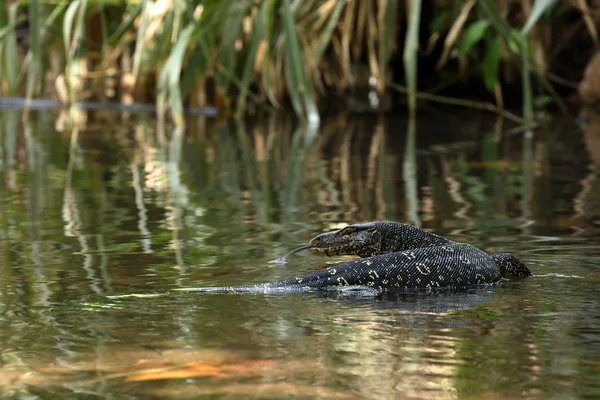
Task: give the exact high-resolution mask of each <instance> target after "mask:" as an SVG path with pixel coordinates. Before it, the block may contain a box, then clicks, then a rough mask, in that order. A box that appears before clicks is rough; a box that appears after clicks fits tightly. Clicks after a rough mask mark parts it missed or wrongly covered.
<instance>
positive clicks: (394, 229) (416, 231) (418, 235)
mask: <svg viewBox="0 0 600 400" xmlns="http://www.w3.org/2000/svg"><path fill="white" fill-rule="evenodd" d="M452 243H454V242H452V241H450V240H449V239H446V238H444V237H442V236H438V235H436V234H434V233H431V232H427V231H424V230H423V229H421V228H419V227H416V226H414V225H409V224H404V223H402V222H393V221H374V222H365V223H360V224H352V225H348V226H346V227H345V228H343V229H339V230H336V231H331V232H325V233H322V234H320V235H318V236H316V237H314V238H313V239H312V240H311V241H310V246H311V249H312V250H314V251H316V252H318V253H324V254H327V255H330V256H331V255H356V256H360V257H371V256H375V255H379V254H385V253H391V252H396V251H404V250H410V249H416V248H419V247H429V246H437V245H444V244H452Z"/></svg>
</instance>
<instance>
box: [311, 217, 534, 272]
mask: <svg viewBox="0 0 600 400" xmlns="http://www.w3.org/2000/svg"><path fill="white" fill-rule="evenodd" d="M310 244H311V248H312V249H313V250H315V251H317V252H320V253H325V254H327V255H357V256H360V257H368V256H375V255H379V254H386V253H393V252H397V251H403V250H409V249H413V248H418V247H437V246H443V245H449V244H456V242H453V241H452V240H450V239H446V238H445V237H442V236H439V235H436V234H434V233H431V232H427V231H424V230H422V229H420V228H418V227H416V226H413V225H408V224H403V223H401V222H393V221H376V222H367V223H364V224H354V225H348V226H347V227H345V228H343V229H340V230H337V231H332V232H326V233H322V234H320V235H318V236H316V237H315V238H314V239H312V240H311V241H310ZM489 256H490V257H491V258H492V259H493V260H494V262H495V263H496V265H497V266H498V268H499V270H500V275H502V277H504V278H521V277H526V276H531V271H529V269H528V268H527V266H526V265H525V264H524V263H523V262H522V261H521V260H519V259H518V258H517V257H515V256H514V255H512V254H510V253H492V254H489Z"/></svg>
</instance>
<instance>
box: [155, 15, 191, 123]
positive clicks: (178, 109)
mask: <svg viewBox="0 0 600 400" xmlns="http://www.w3.org/2000/svg"><path fill="white" fill-rule="evenodd" d="M195 28H196V26H195V24H190V25H188V26H186V27H185V28H184V29H183V30H182V31H181V35H180V36H179V38H178V39H177V42H176V43H175V46H174V47H173V51H172V52H171V55H170V56H169V60H168V61H167V63H166V64H165V66H164V67H163V68H166V74H167V75H166V77H165V78H167V79H168V87H169V102H170V104H171V115H172V117H173V120H174V121H175V124H176V125H183V123H184V118H183V103H182V99H181V89H180V86H179V79H180V75H181V69H182V66H183V59H184V56H185V51H186V49H187V46H188V43H189V42H190V38H191V37H192V35H193V34H194V31H195Z"/></svg>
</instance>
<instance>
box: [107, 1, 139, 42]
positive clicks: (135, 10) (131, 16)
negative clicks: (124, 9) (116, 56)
mask: <svg viewBox="0 0 600 400" xmlns="http://www.w3.org/2000/svg"><path fill="white" fill-rule="evenodd" d="M128 10H129V12H128V14H127V16H126V17H125V19H124V20H123V21H122V22H121V23H120V24H119V26H118V27H117V29H115V31H114V32H113V33H112V34H111V35H110V36H109V37H108V40H107V42H106V44H107V45H108V46H114V45H116V44H117V43H119V42H120V41H121V40H122V39H123V36H124V35H125V34H126V33H127V32H128V31H130V30H131V27H132V26H133V23H134V21H135V20H136V18H138V17H139V15H140V13H141V12H142V3H137V4H136V5H135V6H133V7H129V8H128Z"/></svg>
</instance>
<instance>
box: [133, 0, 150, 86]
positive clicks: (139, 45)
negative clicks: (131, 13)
mask: <svg viewBox="0 0 600 400" xmlns="http://www.w3.org/2000/svg"><path fill="white" fill-rule="evenodd" d="M140 7H141V14H142V17H141V18H140V26H139V27H138V31H137V37H136V41H135V52H134V53H133V71H132V74H133V79H137V77H138V75H139V72H140V63H141V61H142V53H143V52H144V49H145V48H146V46H144V41H145V40H144V38H145V35H146V29H147V27H148V14H149V13H150V10H148V0H142V2H141V4H140Z"/></svg>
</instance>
